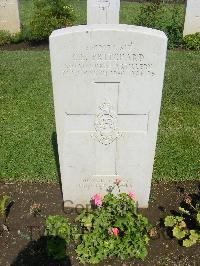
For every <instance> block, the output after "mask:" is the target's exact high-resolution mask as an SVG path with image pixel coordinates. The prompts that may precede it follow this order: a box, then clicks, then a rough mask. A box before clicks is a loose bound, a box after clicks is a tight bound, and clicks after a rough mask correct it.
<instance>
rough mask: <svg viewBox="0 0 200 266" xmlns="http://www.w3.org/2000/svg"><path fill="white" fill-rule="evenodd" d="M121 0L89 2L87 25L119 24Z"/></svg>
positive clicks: (91, 0)
mask: <svg viewBox="0 0 200 266" xmlns="http://www.w3.org/2000/svg"><path fill="white" fill-rule="evenodd" d="M119 10H120V0H87V24H119Z"/></svg>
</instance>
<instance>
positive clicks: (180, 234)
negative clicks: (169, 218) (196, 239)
mask: <svg viewBox="0 0 200 266" xmlns="http://www.w3.org/2000/svg"><path fill="white" fill-rule="evenodd" d="M172 232H173V236H174V237H176V238H177V239H183V238H184V237H185V235H186V232H185V230H182V229H180V228H179V227H178V226H175V227H174V228H173V230H172Z"/></svg>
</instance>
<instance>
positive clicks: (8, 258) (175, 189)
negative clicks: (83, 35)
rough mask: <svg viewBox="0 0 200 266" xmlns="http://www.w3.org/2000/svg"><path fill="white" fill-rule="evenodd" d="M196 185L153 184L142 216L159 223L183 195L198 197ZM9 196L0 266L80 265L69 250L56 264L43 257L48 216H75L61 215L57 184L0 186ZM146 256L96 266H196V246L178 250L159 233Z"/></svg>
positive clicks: (199, 253) (199, 256) (199, 260)
mask: <svg viewBox="0 0 200 266" xmlns="http://www.w3.org/2000/svg"><path fill="white" fill-rule="evenodd" d="M199 189H200V182H198V181H195V182H191V181H190V182H189V181H188V182H184V183H180V182H179V183H175V182H174V183H166V184H165V183H153V185H152V191H151V198H150V205H149V208H148V209H146V210H141V212H142V214H144V215H145V216H147V217H148V218H149V221H150V222H151V223H152V224H155V223H156V222H159V220H160V219H162V218H164V217H165V216H166V215H167V214H169V213H170V210H177V209H178V206H179V203H180V201H181V200H182V199H183V197H184V194H186V193H198V192H199ZM5 194H7V195H11V197H12V200H13V201H14V203H13V206H12V207H11V209H10V213H9V216H8V220H7V225H8V229H9V232H6V231H3V232H1V234H0V250H1V254H0V265H3V266H7V265H13V266H16V265H20V266H23V265H27V266H31V265H37V266H39V265H69V266H70V265H73V266H78V265H81V264H80V263H79V262H78V261H77V259H76V254H75V251H74V248H75V247H74V246H73V245H72V246H70V250H69V257H68V258H66V261H65V262H63V263H59V262H56V261H53V260H51V259H49V258H48V257H47V255H46V248H45V247H46V239H45V238H44V237H43V223H44V220H45V218H46V217H47V216H48V215H55V214H59V215H64V216H66V217H68V218H69V219H70V221H71V222H72V223H73V222H74V218H75V217H76V215H77V213H76V210H75V209H71V210H67V211H66V210H65V212H64V211H63V205H62V194H61V190H60V186H59V184H40V183H13V184H6V183H0V196H2V195H5ZM33 203H40V204H41V209H42V212H41V216H40V217H38V218H34V217H33V216H32V215H31V214H30V206H31V205H32V204H33ZM148 250H149V254H148V256H147V257H146V259H145V261H144V262H142V261H139V260H131V261H126V262H122V261H121V260H118V259H110V260H106V261H104V262H103V263H101V264H98V265H99V266H100V265H101V266H105V265H116V266H128V265H138V266H146V265H149V266H150V265H151V266H152V265H155V266H156V265H162V266H164V265H169V266H173V265H174V266H179V265H180V266H190V265H191V266H192V265H197V266H198V265H200V245H195V246H193V247H191V248H184V247H181V246H180V245H179V244H178V243H177V241H176V240H175V239H173V240H171V239H170V238H169V236H167V234H166V233H165V232H164V231H163V230H161V231H160V233H159V237H158V238H157V239H154V240H151V241H150V244H149V248H148Z"/></svg>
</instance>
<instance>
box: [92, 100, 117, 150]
mask: <svg viewBox="0 0 200 266" xmlns="http://www.w3.org/2000/svg"><path fill="white" fill-rule="evenodd" d="M94 128H95V133H94V134H92V136H93V137H95V138H96V139H97V140H98V141H99V142H100V143H102V144H104V145H109V144H111V143H112V142H113V141H114V140H116V139H117V138H119V137H120V136H121V133H120V132H119V130H118V128H117V114H116V113H115V111H114V108H113V106H112V105H111V104H110V103H109V102H104V103H102V104H101V105H100V106H99V107H98V113H97V115H96V119H95V122H94Z"/></svg>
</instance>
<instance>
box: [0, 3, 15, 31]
mask: <svg viewBox="0 0 200 266" xmlns="http://www.w3.org/2000/svg"><path fill="white" fill-rule="evenodd" d="M0 30H5V31H9V32H10V33H17V32H19V31H20V20H19V9H18V1H17V0H0Z"/></svg>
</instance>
